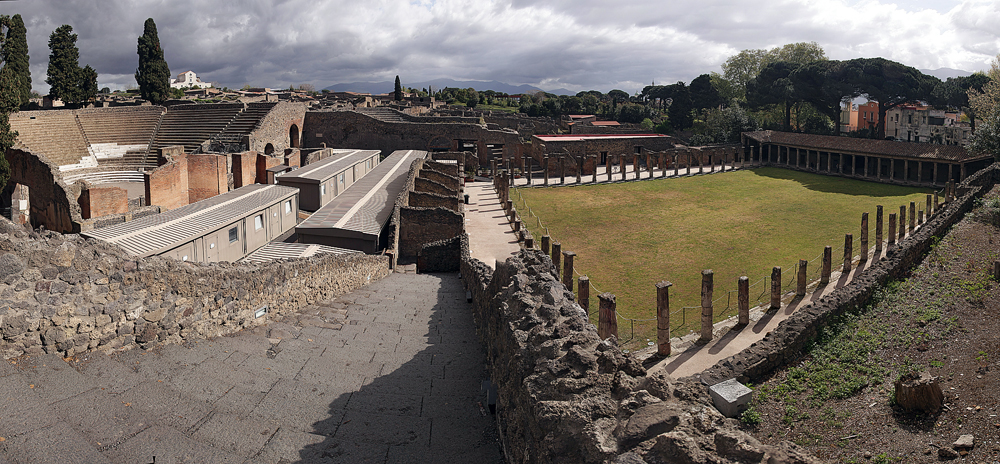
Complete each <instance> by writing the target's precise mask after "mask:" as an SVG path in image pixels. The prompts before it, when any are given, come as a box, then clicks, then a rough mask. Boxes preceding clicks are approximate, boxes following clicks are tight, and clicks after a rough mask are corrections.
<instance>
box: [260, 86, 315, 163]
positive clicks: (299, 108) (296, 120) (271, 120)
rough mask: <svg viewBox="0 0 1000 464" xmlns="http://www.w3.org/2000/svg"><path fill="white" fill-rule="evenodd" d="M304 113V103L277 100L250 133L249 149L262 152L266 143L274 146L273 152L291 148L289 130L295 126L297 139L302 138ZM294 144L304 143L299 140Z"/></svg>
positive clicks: (282, 151)
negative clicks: (297, 133) (297, 134)
mask: <svg viewBox="0 0 1000 464" xmlns="http://www.w3.org/2000/svg"><path fill="white" fill-rule="evenodd" d="M305 114H306V104H305V103H297V102H279V103H278V104H277V105H275V106H274V108H271V111H269V112H268V113H267V116H264V118H263V119H261V121H260V123H259V124H258V126H257V128H256V129H255V130H254V131H253V132H251V133H250V147H249V148H250V151H256V152H258V153H264V147H266V146H267V144H268V143H270V144H271V146H273V147H274V152H275V153H278V154H280V153H284V151H285V149H286V148H293V147H292V143H291V140H290V139H289V131H290V130H291V128H292V126H295V127H296V128H297V129H298V132H299V140H300V141H301V140H302V139H303V138H304V134H303V130H302V129H303V126H304V122H305ZM296 146H297V147H301V146H304V145H302V144H301V142H300V143H298V144H297V145H296ZM316 146H319V145H316ZM278 164H281V163H278ZM265 169H266V168H265Z"/></svg>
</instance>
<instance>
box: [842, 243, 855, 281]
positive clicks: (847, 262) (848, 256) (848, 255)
mask: <svg viewBox="0 0 1000 464" xmlns="http://www.w3.org/2000/svg"><path fill="white" fill-rule="evenodd" d="M853 248H854V235H853V234H844V274H846V273H848V272H851V261H852V260H853V259H854V250H853Z"/></svg>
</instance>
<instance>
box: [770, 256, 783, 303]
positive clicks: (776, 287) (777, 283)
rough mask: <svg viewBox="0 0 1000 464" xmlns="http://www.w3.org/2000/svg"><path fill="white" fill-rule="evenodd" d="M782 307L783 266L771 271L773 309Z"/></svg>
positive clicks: (775, 267)
mask: <svg viewBox="0 0 1000 464" xmlns="http://www.w3.org/2000/svg"><path fill="white" fill-rule="evenodd" d="M780 307H781V266H774V269H771V308H770V309H778V308H780Z"/></svg>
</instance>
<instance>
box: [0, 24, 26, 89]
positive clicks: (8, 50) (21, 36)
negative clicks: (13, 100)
mask: <svg viewBox="0 0 1000 464" xmlns="http://www.w3.org/2000/svg"><path fill="white" fill-rule="evenodd" d="M5 19H6V20H5V21H4V23H5V24H4V26H6V27H7V37H6V39H5V40H4V41H3V52H2V54H0V61H3V66H4V69H6V68H10V71H11V73H12V75H13V76H14V77H15V78H16V79H17V84H16V90H15V92H14V93H15V94H16V95H17V97H18V102H19V103H18V106H24V105H26V104H28V100H29V99H30V98H31V70H30V69H29V68H28V31H27V29H25V27H24V21H23V20H21V15H19V14H16V15H14V16H11V17H10V18H5Z"/></svg>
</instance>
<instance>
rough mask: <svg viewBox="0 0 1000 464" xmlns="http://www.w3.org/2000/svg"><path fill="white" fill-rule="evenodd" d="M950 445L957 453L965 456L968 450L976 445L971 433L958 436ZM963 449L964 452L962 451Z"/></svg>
mask: <svg viewBox="0 0 1000 464" xmlns="http://www.w3.org/2000/svg"><path fill="white" fill-rule="evenodd" d="M951 447H952V448H954V449H955V451H958V452H959V454H962V455H963V456H965V455H966V454H968V452H969V451H970V450H972V449H973V448H975V447H976V437H975V436H973V435H971V434H966V435H962V436H960V437H958V440H955V443H952V444H951ZM962 451H965V453H962Z"/></svg>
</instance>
